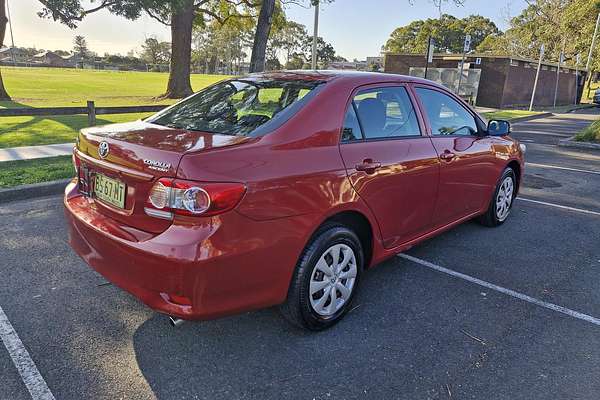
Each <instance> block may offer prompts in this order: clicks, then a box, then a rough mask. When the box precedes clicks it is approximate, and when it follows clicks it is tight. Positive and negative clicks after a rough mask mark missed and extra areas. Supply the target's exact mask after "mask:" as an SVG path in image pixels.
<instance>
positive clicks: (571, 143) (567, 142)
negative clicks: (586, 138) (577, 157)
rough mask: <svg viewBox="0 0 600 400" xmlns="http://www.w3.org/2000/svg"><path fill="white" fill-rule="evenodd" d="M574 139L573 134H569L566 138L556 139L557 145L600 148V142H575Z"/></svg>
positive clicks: (586, 148)
mask: <svg viewBox="0 0 600 400" xmlns="http://www.w3.org/2000/svg"><path fill="white" fill-rule="evenodd" d="M574 139H575V136H571V137H570V138H567V139H561V140H559V141H558V145H559V146H560V147H571V148H575V149H585V150H590V149H591V150H600V143H590V142H576V141H575V140H574Z"/></svg>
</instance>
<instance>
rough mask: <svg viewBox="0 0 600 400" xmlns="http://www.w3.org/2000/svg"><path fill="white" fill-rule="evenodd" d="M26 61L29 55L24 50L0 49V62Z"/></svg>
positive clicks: (14, 48)
mask: <svg viewBox="0 0 600 400" xmlns="http://www.w3.org/2000/svg"><path fill="white" fill-rule="evenodd" d="M13 57H14V58H13ZM28 60H29V55H28V54H27V51H26V50H25V49H21V48H19V47H3V48H2V49H0V62H4V63H8V62H15V61H16V62H27V61H28Z"/></svg>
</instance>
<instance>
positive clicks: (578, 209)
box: [517, 196, 600, 217]
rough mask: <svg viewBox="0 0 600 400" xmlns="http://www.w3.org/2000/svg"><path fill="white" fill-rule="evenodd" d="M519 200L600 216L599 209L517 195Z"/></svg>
mask: <svg viewBox="0 0 600 400" xmlns="http://www.w3.org/2000/svg"><path fill="white" fill-rule="evenodd" d="M517 200H521V201H526V202H529V203H535V204H541V205H544V206H548V207H555V208H560V209H562V210H568V211H574V212H579V213H583V214H591V215H596V216H599V217H600V212H598V211H591V210H584V209H583V208H575V207H569V206H563V205H561V204H554V203H548V202H545V201H539V200H532V199H525V198H523V197H520V196H519V197H517Z"/></svg>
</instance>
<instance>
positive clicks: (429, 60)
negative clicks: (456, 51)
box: [423, 37, 435, 79]
mask: <svg viewBox="0 0 600 400" xmlns="http://www.w3.org/2000/svg"><path fill="white" fill-rule="evenodd" d="M434 50H435V42H434V41H433V38H432V37H429V40H428V41H427V55H426V57H427V60H426V61H425V74H424V76H423V77H424V78H425V79H427V70H428V69H429V64H430V63H432V62H433V52H434Z"/></svg>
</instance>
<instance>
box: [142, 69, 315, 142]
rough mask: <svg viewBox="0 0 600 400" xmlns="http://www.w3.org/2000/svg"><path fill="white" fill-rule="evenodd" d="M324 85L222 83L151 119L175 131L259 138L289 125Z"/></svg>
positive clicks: (241, 80)
mask: <svg viewBox="0 0 600 400" xmlns="http://www.w3.org/2000/svg"><path fill="white" fill-rule="evenodd" d="M322 84H323V82H320V81H309V80H306V81H304V80H293V81H286V80H271V79H262V80H252V79H248V80H245V79H237V80H229V81H225V82H221V83H218V84H216V85H214V86H211V87H209V88H207V89H205V90H202V91H200V92H198V93H197V94H195V95H193V96H192V97H190V98H188V99H186V100H184V101H182V102H181V103H179V104H176V105H175V106H173V107H171V108H169V109H166V110H165V111H162V112H160V113H158V114H156V115H155V116H152V117H150V118H149V119H148V122H151V123H153V124H158V125H163V126H168V127H171V128H178V129H187V130H192V131H202V132H209V133H220V134H226V135H238V136H259V135H261V134H265V133H267V132H269V131H271V130H273V129H275V128H277V127H278V126H280V125H281V124H283V123H284V122H285V121H287V120H288V119H289V118H290V117H291V116H293V115H294V114H295V113H296V112H298V110H299V109H300V108H301V107H302V106H303V105H304V104H305V103H306V102H307V101H308V100H309V99H310V98H311V97H312V96H313V95H314V93H315V92H316V90H315V89H317V88H318V87H319V86H321V85H322Z"/></svg>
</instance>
